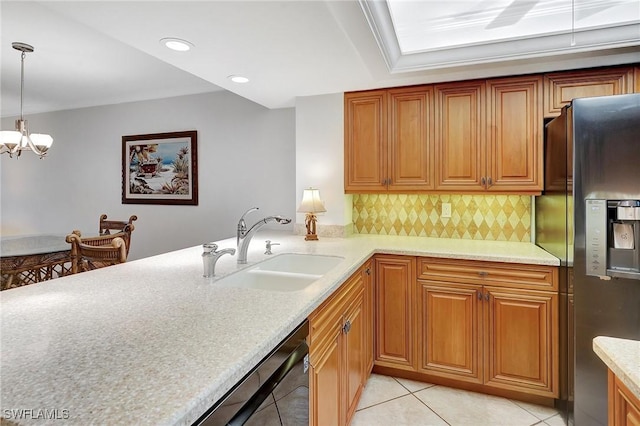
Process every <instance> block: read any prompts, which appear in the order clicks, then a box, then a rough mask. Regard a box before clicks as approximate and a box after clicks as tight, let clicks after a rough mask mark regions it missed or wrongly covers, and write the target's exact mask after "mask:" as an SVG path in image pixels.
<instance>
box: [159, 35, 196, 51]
mask: <svg viewBox="0 0 640 426" xmlns="http://www.w3.org/2000/svg"><path fill="white" fill-rule="evenodd" d="M160 43H162V44H164V45H165V46H167V47H168V48H169V49H171V50H176V51H178V52H186V51H188V50H191V48H192V47H194V46H193V43H189V42H188V41H187V40H182V39H179V38H173V37H167V38H163V39H160Z"/></svg>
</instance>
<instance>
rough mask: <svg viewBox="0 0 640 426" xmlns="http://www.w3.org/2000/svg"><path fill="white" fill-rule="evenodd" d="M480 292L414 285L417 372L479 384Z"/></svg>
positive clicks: (434, 284)
mask: <svg viewBox="0 0 640 426" xmlns="http://www.w3.org/2000/svg"><path fill="white" fill-rule="evenodd" d="M481 289H482V287H481V286H455V287H454V286H445V285H442V284H441V283H437V282H430V281H419V282H418V317H419V320H418V322H419V324H418V328H419V329H420V335H419V341H420V342H422V345H421V350H420V353H421V356H420V361H419V363H420V364H419V370H420V371H424V372H427V373H431V374H435V375H439V376H442V377H449V378H454V379H458V380H464V381H470V382H474V383H482V371H481V369H480V367H481V363H480V362H479V360H480V356H481V349H482V341H481V339H480V336H481V331H480V326H481V324H482V316H481V313H482V306H481V301H480V300H478V295H481Z"/></svg>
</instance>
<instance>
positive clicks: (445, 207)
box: [442, 203, 451, 217]
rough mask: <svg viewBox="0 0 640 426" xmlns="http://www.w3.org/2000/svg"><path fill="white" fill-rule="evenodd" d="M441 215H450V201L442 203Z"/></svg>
mask: <svg viewBox="0 0 640 426" xmlns="http://www.w3.org/2000/svg"><path fill="white" fill-rule="evenodd" d="M442 217H451V203H442Z"/></svg>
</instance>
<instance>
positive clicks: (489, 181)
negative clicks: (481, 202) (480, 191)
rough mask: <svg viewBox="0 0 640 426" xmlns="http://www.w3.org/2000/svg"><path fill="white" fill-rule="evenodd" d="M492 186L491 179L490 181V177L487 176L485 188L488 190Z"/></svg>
mask: <svg viewBox="0 0 640 426" xmlns="http://www.w3.org/2000/svg"><path fill="white" fill-rule="evenodd" d="M492 185H493V179H491V176H489V178H488V179H487V188H489V187H490V186H492Z"/></svg>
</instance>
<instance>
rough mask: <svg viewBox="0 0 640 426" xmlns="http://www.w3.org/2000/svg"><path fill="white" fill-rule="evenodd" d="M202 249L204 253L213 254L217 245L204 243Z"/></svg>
mask: <svg viewBox="0 0 640 426" xmlns="http://www.w3.org/2000/svg"><path fill="white" fill-rule="evenodd" d="M202 249H203V250H204V253H215V251H216V250H218V245H217V244H216V243H204V244H203V245H202Z"/></svg>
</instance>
